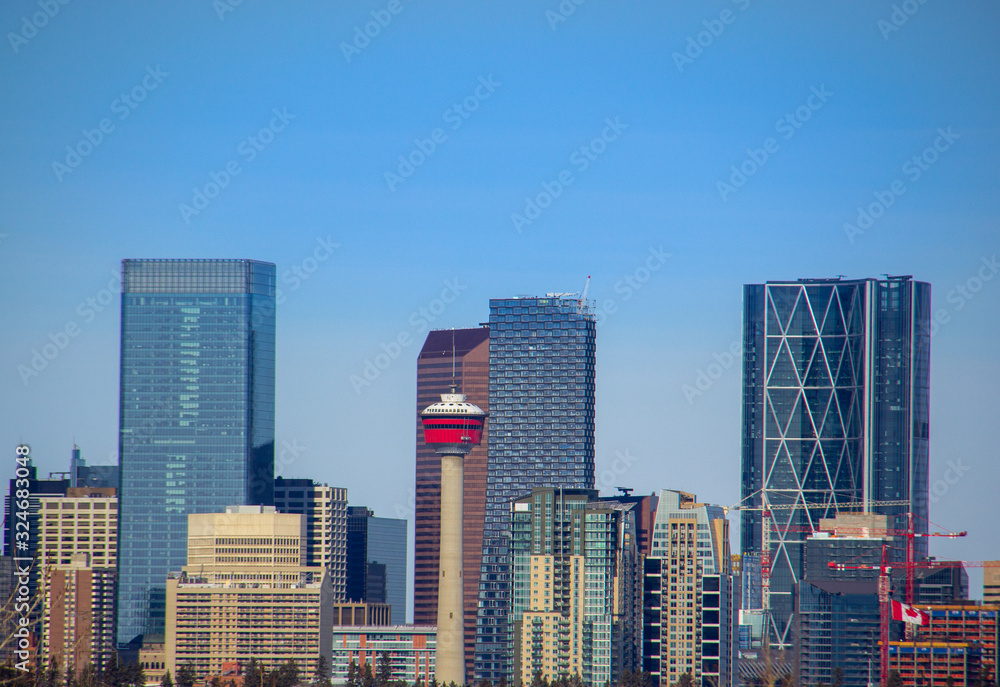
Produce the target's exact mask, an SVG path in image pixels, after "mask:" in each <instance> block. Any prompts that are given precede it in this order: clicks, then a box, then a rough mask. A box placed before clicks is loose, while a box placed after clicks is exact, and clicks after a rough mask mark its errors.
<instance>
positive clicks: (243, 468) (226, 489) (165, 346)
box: [117, 260, 275, 646]
mask: <svg viewBox="0 0 1000 687" xmlns="http://www.w3.org/2000/svg"><path fill="white" fill-rule="evenodd" d="M121 314H122V322H121V378H120V384H121V389H120V409H119V413H120V417H119V427H120V436H119V456H120V466H121V496H120V501H119V508H120V517H119V528H120V537H119V539H120V545H119V558H118V579H119V590H118V623H117V641H118V643H119V645H122V646H124V645H128V644H133V643H134V642H135V640H137V639H141V637H142V636H143V635H146V634H153V635H162V634H163V633H164V616H165V600H166V596H165V595H166V578H167V573H168V572H171V571H178V570H180V569H181V568H182V567H183V566H184V565H185V564H186V563H187V534H188V532H187V516H188V514H189V513H212V512H224V511H225V508H226V506H229V505H272V503H273V488H274V359H275V349H274V329H275V326H274V315H275V267H274V265H272V264H270V263H263V262H256V261H253V260H124V261H122V311H121Z"/></svg>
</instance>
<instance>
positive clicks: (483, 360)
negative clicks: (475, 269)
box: [413, 327, 490, 675]
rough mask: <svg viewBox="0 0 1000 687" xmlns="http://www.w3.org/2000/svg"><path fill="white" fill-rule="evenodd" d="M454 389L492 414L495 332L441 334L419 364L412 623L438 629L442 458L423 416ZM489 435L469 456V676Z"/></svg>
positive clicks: (465, 538) (465, 540) (433, 335)
mask: <svg viewBox="0 0 1000 687" xmlns="http://www.w3.org/2000/svg"><path fill="white" fill-rule="evenodd" d="M452 384H454V385H455V388H456V390H457V391H458V392H459V393H463V394H465V395H466V397H467V400H468V401H469V403H472V404H474V405H477V406H479V407H480V408H482V409H483V410H484V411H486V412H489V391H490V390H489V384H490V330H489V328H488V327H476V328H472V329H441V330H434V331H432V332H429V333H428V334H427V339H426V340H425V341H424V346H423V348H422V349H421V350H420V356H419V357H418V358H417V465H416V499H415V505H416V517H415V523H414V564H413V622H414V623H415V624H417V625H436V624H437V598H438V574H439V573H438V547H439V546H440V543H441V518H440V516H441V456H440V455H438V454H437V453H436V452H435V451H434V449H433V448H432V447H431V446H428V445H427V443H426V442H424V428H423V424H422V423H421V422H420V419H419V415H420V412H421V411H422V410H423V409H424V408H426V407H428V406H429V405H431V404H432V403H436V402H438V401H440V400H441V394H443V393H448V392H449V391H450V389H451V386H452ZM488 434H489V420H487V432H486V434H484V436H483V441H482V443H481V444H480V445H479V446H476V447H474V448H473V449H472V450H471V451H470V452H469V454H468V455H467V456H465V470H464V475H465V484H464V489H463V494H462V496H463V502H464V518H463V527H462V548H463V549H464V552H463V556H462V570H463V573H464V575H463V578H462V581H463V587H464V595H463V596H464V600H465V614H464V621H465V661H466V671H465V674H466V675H472V669H473V658H474V656H475V648H476V606H477V605H478V603H479V575H478V572H479V565H480V563H481V562H482V556H483V518H484V516H485V514H486V461H487V446H488V444H489V437H488Z"/></svg>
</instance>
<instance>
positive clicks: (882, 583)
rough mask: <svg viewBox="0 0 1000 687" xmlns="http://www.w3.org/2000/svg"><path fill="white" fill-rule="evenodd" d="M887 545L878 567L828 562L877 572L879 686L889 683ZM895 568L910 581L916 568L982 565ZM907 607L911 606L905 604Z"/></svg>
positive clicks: (889, 570) (889, 572)
mask: <svg viewBox="0 0 1000 687" xmlns="http://www.w3.org/2000/svg"><path fill="white" fill-rule="evenodd" d="M889 548H890V547H889V544H886V543H883V544H882V562H881V564H879V565H848V564H846V563H835V562H834V561H830V562H829V564H828V565H829V566H830V568H831V569H833V570H878V571H879V576H878V600H879V621H880V622H879V630H880V632H879V635H880V641H879V653H880V656H881V661H880V663H881V680H882V681H881V684H883V685H885V684H888V681H889V619H890V618H892V606H891V603H890V602H891V601H892V598H891V597H890V592H891V587H890V582H891V575H892V565H890V564H889V553H888V552H889ZM895 565H896V567H900V566H902V567H904V568H905V569H906V573H907V579H910V578H911V577H912V575H913V570H914V569H916V568H925V569H926V568H948V567H958V566H961V567H964V568H981V567H983V565H984V563H983V562H982V561H920V562H918V563H896V564H895ZM907 595H908V596H909V595H910V591H909V590H907ZM907 605H908V606H909V605H911V604H910V603H907Z"/></svg>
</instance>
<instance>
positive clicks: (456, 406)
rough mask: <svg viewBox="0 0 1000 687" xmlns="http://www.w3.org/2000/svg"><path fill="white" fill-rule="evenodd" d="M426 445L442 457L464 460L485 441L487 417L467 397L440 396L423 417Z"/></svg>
mask: <svg viewBox="0 0 1000 687" xmlns="http://www.w3.org/2000/svg"><path fill="white" fill-rule="evenodd" d="M420 421H421V422H422V423H423V425H424V441H425V442H426V443H427V445H428V446H431V447H433V448H434V450H435V451H437V452H438V453H440V454H441V455H443V456H464V455H466V454H468V453H469V451H471V450H472V448H473V447H474V446H478V445H479V443H480V442H481V441H482V440H483V427H484V425H485V424H486V413H485V412H483V410H482V409H481V408H480V407H479V406H477V405H475V404H473V403H468V402H466V400H465V394H441V400H440V401H439V402H437V403H435V404H433V405H430V406H427V408H425V409H424V411H423V412H422V413H420Z"/></svg>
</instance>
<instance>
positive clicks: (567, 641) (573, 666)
mask: <svg viewBox="0 0 1000 687" xmlns="http://www.w3.org/2000/svg"><path fill="white" fill-rule="evenodd" d="M634 506H635V504H634V503H633V504H623V503H620V502H616V501H614V500H604V499H598V498H597V493H596V492H595V491H592V490H586V489H552V488H536V489H533V490H532V492H531V495H530V496H527V497H525V498H522V499H518V500H517V501H515V502H514V507H513V513H512V516H511V517H512V525H511V527H512V536H511V547H512V554H513V559H514V574H513V585H512V599H513V602H512V604H511V608H512V611H513V612H512V614H511V623H512V625H513V631H514V665H515V681H516V683H517V684H522V685H527V684H530V683H531V682H532V680H533V678H534V676H535V675H536V674H537V673H541V675H542V677H544V678H545V679H547V680H554V679H556V678H558V677H560V676H579V677H580V679H581V680H582V681H583V684H584V685H587V686H588V687H602V686H603V685H605V684H609V683H610V684H615V683H616V682H618V679H619V678H620V677H621V675H622V673H623V672H624V671H625V670H626V669H628V670H634V669H635V667H636V665H637V663H638V656H639V650H640V642H641V636H642V635H641V630H642V627H641V621H640V620H639V614H638V611H639V609H640V608H641V599H642V593H641V591H640V590H641V580H642V572H641V567H640V565H641V564H640V560H641V555H640V552H639V547H638V541H637V537H636V536H635V530H636V509H635V508H634Z"/></svg>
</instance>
